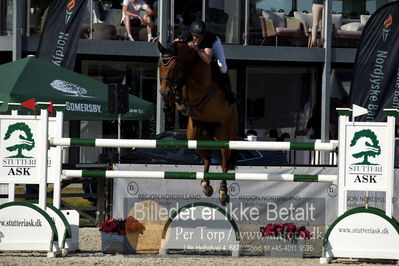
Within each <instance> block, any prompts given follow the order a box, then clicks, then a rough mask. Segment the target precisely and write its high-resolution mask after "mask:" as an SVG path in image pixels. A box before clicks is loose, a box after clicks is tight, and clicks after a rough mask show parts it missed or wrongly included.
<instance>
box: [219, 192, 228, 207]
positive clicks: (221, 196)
mask: <svg viewBox="0 0 399 266" xmlns="http://www.w3.org/2000/svg"><path fill="white" fill-rule="evenodd" d="M219 201H220V204H222V205H223V206H226V205H227V204H228V203H229V202H230V196H229V194H227V193H226V191H224V190H219Z"/></svg>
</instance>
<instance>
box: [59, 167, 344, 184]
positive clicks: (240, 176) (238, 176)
mask: <svg viewBox="0 0 399 266" xmlns="http://www.w3.org/2000/svg"><path fill="white" fill-rule="evenodd" d="M62 176H63V179H70V178H81V177H100V178H101V177H102V178H104V177H105V178H140V179H189V180H190V179H191V180H203V179H206V180H238V181H280V182H327V183H336V181H337V179H338V177H337V176H336V175H309V174H266V173H264V174H262V173H260V174H259V173H204V172H166V171H106V170H63V171H62Z"/></svg>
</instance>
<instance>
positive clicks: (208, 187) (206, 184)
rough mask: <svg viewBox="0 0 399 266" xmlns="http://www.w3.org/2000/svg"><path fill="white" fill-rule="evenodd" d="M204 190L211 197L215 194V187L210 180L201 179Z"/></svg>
mask: <svg viewBox="0 0 399 266" xmlns="http://www.w3.org/2000/svg"><path fill="white" fill-rule="evenodd" d="M201 188H202V192H204V194H205V196H207V197H210V196H212V194H213V188H212V186H211V185H209V181H201Z"/></svg>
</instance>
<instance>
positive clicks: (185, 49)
mask: <svg viewBox="0 0 399 266" xmlns="http://www.w3.org/2000/svg"><path fill="white" fill-rule="evenodd" d="M173 49H174V50H175V53H176V55H177V56H178V57H179V58H180V60H181V61H182V63H185V62H188V63H190V64H192V63H193V62H195V61H197V59H200V58H199V56H198V54H197V53H196V52H195V51H194V50H193V49H192V48H191V47H190V46H188V44H187V43H186V42H175V43H173Z"/></svg>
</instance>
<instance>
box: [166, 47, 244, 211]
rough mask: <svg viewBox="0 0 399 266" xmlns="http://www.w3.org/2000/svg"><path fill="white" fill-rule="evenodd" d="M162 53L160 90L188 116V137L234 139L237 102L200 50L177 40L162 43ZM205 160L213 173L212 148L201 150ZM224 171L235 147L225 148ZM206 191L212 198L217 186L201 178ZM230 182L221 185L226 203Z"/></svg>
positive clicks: (220, 192) (223, 154) (193, 138)
mask: <svg viewBox="0 0 399 266" xmlns="http://www.w3.org/2000/svg"><path fill="white" fill-rule="evenodd" d="M158 49H159V51H160V52H161V54H162V56H161V58H160V63H159V69H160V79H161V88H160V93H161V95H162V97H163V100H164V102H165V105H170V104H175V105H176V107H177V109H178V110H179V111H180V112H181V113H182V114H183V115H186V116H188V125H187V139H189V140H225V141H229V140H234V139H235V137H236V136H237V130H238V115H237V106H236V104H233V105H231V104H229V102H228V100H227V98H226V95H225V92H224V91H223V90H221V89H220V87H219V86H218V84H217V82H216V81H215V80H214V79H213V77H212V70H211V65H210V64H206V63H205V62H203V61H202V60H201V59H200V58H199V56H198V54H197V52H195V51H194V50H193V49H192V48H190V47H189V46H188V45H186V44H183V43H174V44H173V46H172V47H171V48H165V47H163V46H162V45H161V44H160V43H158ZM197 152H198V153H199V154H200V155H201V157H202V158H203V160H204V172H209V167H210V164H211V152H212V151H211V150H209V149H198V150H197ZM221 154H222V171H223V173H227V171H228V170H229V161H230V159H231V150H229V149H222V150H221ZM201 186H202V190H203V192H204V193H205V195H207V196H208V197H210V196H212V193H213V189H212V187H211V185H210V183H209V180H202V181H201ZM229 199H230V197H229V195H228V190H227V182H226V180H223V181H222V182H221V183H220V186H219V200H220V202H221V204H222V205H226V204H227V203H228V202H229Z"/></svg>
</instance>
